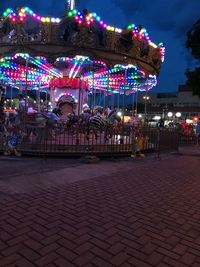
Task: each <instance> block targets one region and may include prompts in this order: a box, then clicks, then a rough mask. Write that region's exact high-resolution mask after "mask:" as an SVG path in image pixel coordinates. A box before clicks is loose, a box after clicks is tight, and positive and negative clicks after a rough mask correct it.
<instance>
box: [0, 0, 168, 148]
mask: <svg viewBox="0 0 200 267" xmlns="http://www.w3.org/2000/svg"><path fill="white" fill-rule="evenodd" d="M0 24H1V27H0V45H1V50H0V84H1V88H3V87H6V86H7V85H11V86H14V87H17V88H18V89H19V94H23V97H24V103H25V104H24V110H23V112H24V117H23V118H25V119H22V124H23V127H29V126H30V125H31V127H33V126H34V127H38V129H39V128H42V127H43V128H45V129H46V127H47V126H48V127H49V125H51V127H54V133H53V134H49V131H48V138H46V137H45V134H46V132H47V131H46V130H44V129H43V130H42V132H40V134H36V136H37V138H36V140H32V139H34V136H33V131H31V130H30V131H29V132H28V138H31V144H32V145H33V144H34V145H35V147H36V150H37V149H39V150H40V148H39V147H40V145H41V143H42V142H46V144H50V142H52V143H53V144H54V148H55V150H56V151H57V150H59V149H61V150H62V149H63V151H65V149H66V147H69V146H70V147H71V146H73V145H74V144H76V145H77V144H79V150H80V149H82V150H83V151H85V147H84V146H85V145H87V147H89V146H90V145H91V146H92V145H93V143H94V140H95V142H96V143H95V144H96V145H98V149H100V150H101V149H102V148H100V145H101V144H102V143H103V144H105V142H106V141H107V142H108V143H109V144H111V143H112V144H116V139H115V138H114V137H113V136H114V135H115V134H112V133H111V130H110V129H108V128H109V127H110V128H111V129H112V131H113V129H115V128H116V127H115V126H116V124H119V121H120V120H118V118H117V117H116V112H118V113H119V108H120V104H119V103H120V98H121V96H122V97H123V96H126V95H133V97H134V95H135V94H136V93H137V92H138V91H146V92H147V91H149V90H150V89H151V88H152V87H154V86H155V85H156V84H157V77H158V75H159V73H160V68H161V64H162V62H163V61H164V53H165V48H164V46H163V44H162V43H160V44H155V43H153V42H152V41H151V39H150V37H149V35H148V32H147V30H146V29H145V28H144V27H143V26H141V25H135V24H131V25H129V26H127V27H126V28H124V29H120V28H117V27H115V26H112V25H108V24H107V23H106V22H104V21H103V20H102V19H101V18H100V17H99V16H98V15H97V14H96V13H90V12H89V11H88V10H83V11H82V12H80V11H78V10H76V9H75V1H72V0H69V1H67V3H66V8H65V12H64V15H63V17H60V18H55V17H42V16H40V15H39V14H36V13H35V12H34V11H33V10H31V9H30V8H28V7H23V8H16V9H12V8H8V9H7V10H6V11H5V12H4V13H3V15H2V16H1V17H0ZM31 90H36V91H37V92H39V94H40V92H41V91H44V92H46V95H48V97H47V98H46V102H45V104H46V109H45V110H43V111H42V112H41V102H40V101H39V102H38V103H37V107H36V108H35V112H34V116H32V117H34V119H32V124H31V123H30V120H29V119H28V116H27V110H28V108H29V104H28V101H27V97H28V92H29V91H31ZM88 96H89V98H90V103H89V102H88ZM115 96H116V97H115ZM109 97H111V99H112V101H111V104H110V105H109V104H108V98H109ZM116 99H117V101H116ZM64 104H66V106H65V109H64V108H61V107H63V106H64ZM67 105H68V107H67ZM108 107H109V111H108ZM56 109H57V112H55V113H54V114H56V116H57V117H58V119H56V123H55V120H54V119H52V118H54V116H51V115H49V114H50V113H51V112H52V111H54V110H56ZM45 112H46V114H45ZM64 112H65V113H66V114H64ZM47 113H48V115H47ZM69 113H70V115H69ZM72 114H73V116H72ZM110 114H111V115H110ZM68 115H69V116H68ZM87 115H88V116H87ZM75 116H76V119H72V117H75ZM84 116H85V117H87V118H86V121H84V119H83V117H84ZM95 116H96V118H97V117H98V116H99V119H100V122H98V123H99V124H98V123H97V122H95V120H94V117H95ZM109 116H110V117H109ZM62 117H65V120H64V122H63V121H62V120H60V118H62ZM111 117H112V119H111ZM115 117H116V118H115ZM101 119H104V122H103V121H102V122H101ZM115 119H116V123H115ZM52 120H53V121H52ZM87 120H88V121H87ZM69 121H71V122H74V123H71V124H70V125H69V124H68V122H69ZM105 121H106V122H105ZM111 122H112V123H113V125H111ZM95 123H96V124H95ZM72 124H73V125H72ZM97 124H98V125H97ZM106 124H109V126H108V125H106ZM121 124H122V122H121ZM41 125H42V126H41ZM63 125H64V126H63ZM66 125H67V126H66ZM83 125H84V127H85V126H86V128H87V129H86V128H84V127H83ZM114 125H115V126H114ZM96 126H98V127H96ZM100 126H102V128H100ZM111 126H112V127H111ZM56 127H58V129H60V128H62V130H61V132H62V133H61V135H62V136H61V137H59V144H61V145H62V148H60V147H59V148H58V143H57V134H58V131H59V130H58V129H57V130H55V128H56ZM95 127H96V129H95ZM83 128H84V129H83ZM63 129H67V131H73V134H72V136H71V137H69V134H68V135H67V136H68V137H67V138H68V143H66V140H64V139H65V138H64V136H63V134H64V135H65V132H63V131H64V130H63ZM72 129H73V130H72ZM105 129H106V130H105ZM97 130H98V131H100V134H98V133H97ZM36 132H39V130H37V131H36ZM91 132H93V135H94V140H93V141H92V143H91V142H90V141H91V140H90V139H91V138H90V137H91V134H90V133H91ZM105 132H106V134H105ZM102 133H104V141H101V140H100V141H98V136H101V135H102ZM105 135H106V137H105ZM49 136H52V140H51V141H49V140H47V139H49V138H50V137H49ZM73 136H76V138H75V139H76V141H75V142H74V140H73ZM83 136H84V137H83ZM108 136H109V137H108ZM108 139H110V140H108ZM125 139H127V140H128V139H130V136H129V137H127V136H126V138H124V140H125ZM83 140H84V141H83ZM29 141H30V140H29ZM32 141H33V142H32ZM123 143H124V141H123ZM127 145H130V144H129V143H127ZM26 146H27V147H29V149H30V147H31V146H30V145H28V143H26ZM81 146H82V148H81ZM21 147H23V145H21ZM27 147H26V148H25V147H24V148H23V149H24V150H25V149H27ZM23 149H22V150H23ZM51 149H52V147H51ZM124 149H125V148H124ZM72 150H73V149H72ZM82 150H81V151H82ZM59 151H60V150H59ZM65 152H66V151H65Z"/></svg>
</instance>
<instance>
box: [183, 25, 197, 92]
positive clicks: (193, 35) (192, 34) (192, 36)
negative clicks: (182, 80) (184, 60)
mask: <svg viewBox="0 0 200 267" xmlns="http://www.w3.org/2000/svg"><path fill="white" fill-rule="evenodd" d="M186 47H187V48H188V49H191V52H192V55H193V57H194V58H195V59H197V60H199V62H200V20H198V21H197V22H196V23H195V24H194V25H193V27H192V29H191V30H190V31H189V32H188V33H187V41H186ZM185 74H186V77H187V84H188V85H189V86H190V87H191V88H192V90H193V93H194V94H195V95H198V96H200V67H197V68H195V70H192V71H190V70H187V71H186V73H185Z"/></svg>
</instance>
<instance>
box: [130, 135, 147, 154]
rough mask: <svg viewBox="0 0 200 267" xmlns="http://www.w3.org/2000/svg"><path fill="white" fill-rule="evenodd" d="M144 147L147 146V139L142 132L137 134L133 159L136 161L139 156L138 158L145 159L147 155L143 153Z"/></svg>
mask: <svg viewBox="0 0 200 267" xmlns="http://www.w3.org/2000/svg"><path fill="white" fill-rule="evenodd" d="M144 146H145V138H144V137H143V136H142V133H141V132H137V133H136V134H135V144H134V148H133V153H132V155H131V157H132V158H133V159H135V158H136V156H137V154H138V156H140V157H142V158H144V157H145V155H144V154H143V153H142V152H141V151H142V150H143V149H144Z"/></svg>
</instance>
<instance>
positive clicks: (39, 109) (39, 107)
mask: <svg viewBox="0 0 200 267" xmlns="http://www.w3.org/2000/svg"><path fill="white" fill-rule="evenodd" d="M40 111H41V106H40V82H39V83H38V112H40Z"/></svg>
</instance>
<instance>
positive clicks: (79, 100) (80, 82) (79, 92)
mask: <svg viewBox="0 0 200 267" xmlns="http://www.w3.org/2000/svg"><path fill="white" fill-rule="evenodd" d="M81 88H82V79H80V80H79V90H78V116H80V113H81V91H82V90H81Z"/></svg>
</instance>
